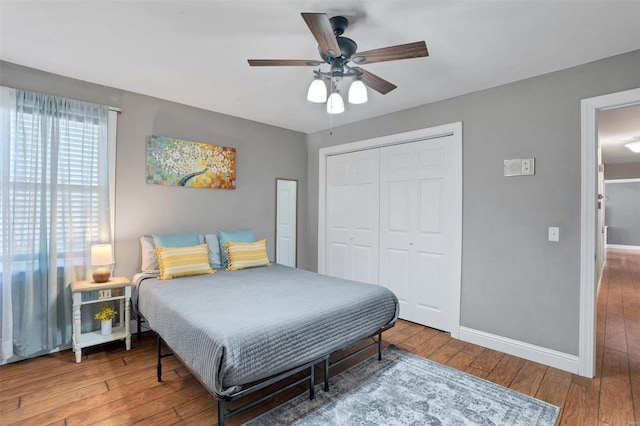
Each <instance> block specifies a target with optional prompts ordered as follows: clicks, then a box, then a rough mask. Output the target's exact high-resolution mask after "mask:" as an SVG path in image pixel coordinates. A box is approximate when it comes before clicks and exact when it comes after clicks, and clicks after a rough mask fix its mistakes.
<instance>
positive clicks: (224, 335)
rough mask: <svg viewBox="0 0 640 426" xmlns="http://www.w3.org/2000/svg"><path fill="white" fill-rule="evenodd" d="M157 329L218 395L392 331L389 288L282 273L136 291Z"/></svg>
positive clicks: (147, 285) (152, 283) (245, 273)
mask: <svg viewBox="0 0 640 426" xmlns="http://www.w3.org/2000/svg"><path fill="white" fill-rule="evenodd" d="M135 296H136V297H137V299H138V309H139V311H140V313H141V314H142V315H143V316H144V317H145V318H146V319H147V321H148V323H149V326H150V327H151V329H153V330H154V331H156V332H157V333H159V334H160V336H162V338H163V339H164V340H165V342H167V344H168V345H169V346H170V347H171V348H172V349H173V351H174V352H175V353H176V354H177V355H178V356H179V357H180V358H181V359H182V360H183V361H184V362H185V364H186V365H187V366H188V367H189V368H190V369H191V370H192V372H193V373H194V374H196V375H197V376H198V378H199V379H200V381H201V382H202V383H204V384H205V386H207V387H208V388H209V390H210V391H212V392H214V393H215V394H217V395H230V394H232V393H234V392H236V391H238V390H239V389H240V386H241V385H243V384H247V383H249V382H252V381H255V380H259V379H262V378H265V377H269V376H271V375H273V374H277V373H281V372H284V371H287V370H289V369H291V368H293V367H295V366H298V365H301V364H304V363H307V362H309V361H313V360H314V359H317V358H319V357H321V356H323V355H325V354H328V353H330V352H333V351H336V350H341V349H345V348H347V347H349V346H351V345H353V344H354V343H356V342H357V341H359V340H361V339H363V338H365V337H368V336H370V335H372V334H374V333H375V332H376V331H377V330H379V329H380V328H381V327H384V326H386V325H389V324H392V323H393V322H394V321H395V320H396V319H397V316H398V300H397V299H396V297H395V295H394V294H393V293H392V292H391V291H389V290H387V289H386V288H384V287H381V286H377V285H372V284H364V283H358V282H354V281H347V280H341V279H337V278H331V277H327V276H324V275H319V274H315V273H313V272H308V271H304V270H301V269H293V268H288V267H285V266H281V265H274V266H271V267H263V268H254V269H247V270H242V271H235V272H224V271H218V272H217V273H215V274H213V275H199V276H195V277H188V278H178V279H173V280H166V281H161V280H157V279H155V278H147V279H143V280H141V281H139V283H138V286H137V294H135Z"/></svg>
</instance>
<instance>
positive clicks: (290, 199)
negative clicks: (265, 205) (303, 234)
mask: <svg viewBox="0 0 640 426" xmlns="http://www.w3.org/2000/svg"><path fill="white" fill-rule="evenodd" d="M297 193H298V182H297V181H295V180H287V179H276V263H279V264H281V265H285V266H291V267H292V268H295V267H296V252H297V244H296V240H297V238H296V237H297V217H298V216H297V198H298V197H297Z"/></svg>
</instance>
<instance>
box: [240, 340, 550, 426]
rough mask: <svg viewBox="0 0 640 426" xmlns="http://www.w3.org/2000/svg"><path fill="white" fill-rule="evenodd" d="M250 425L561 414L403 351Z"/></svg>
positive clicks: (513, 425) (530, 418)
mask: <svg viewBox="0 0 640 426" xmlns="http://www.w3.org/2000/svg"><path fill="white" fill-rule="evenodd" d="M316 387H317V390H316V398H315V399H314V400H313V401H310V400H309V395H308V393H305V394H302V395H299V396H297V397H296V398H294V399H292V400H290V401H288V402H286V403H285V404H283V405H281V406H279V407H277V408H275V409H273V410H271V411H269V412H267V413H265V414H263V415H261V416H259V417H257V418H255V419H253V420H251V421H250V422H248V423H246V425H250V426H262V425H265V426H266V425H296V426H311V425H349V426H356V425H398V426H400V425H402V426H405V425H420V426H422V425H443V426H444V425H447V426H448V425H456V426H457V425H509V426H532V425H536V426H546V425H549V426H552V425H555V424H556V421H557V419H558V415H559V413H560V409H559V408H558V407H556V406H553V405H550V404H547V403H546V402H543V401H540V400H538V399H535V398H531V397H529V396H527V395H523V394H521V393H519V392H516V391H513V390H511V389H508V388H505V387H503V386H499V385H496V384H495V383H491V382H489V381H486V380H483V379H480V378H478V377H475V376H472V375H470V374H466V373H463V372H461V371H458V370H455V369H453V368H450V367H447V366H444V365H442V364H438V363H436V362H433V361H430V360H428V359H425V358H421V357H419V356H416V355H413V354H410V353H408V352H406V351H403V350H402V349H400V348H398V347H396V346H393V345H391V346H389V348H387V349H386V350H385V351H384V354H383V359H382V361H378V359H377V356H374V357H372V358H369V359H367V360H365V361H363V362H361V363H360V364H358V365H356V366H354V367H352V368H350V369H349V370H346V371H344V372H342V373H340V374H339V375H337V376H335V377H333V378H331V379H330V387H331V388H330V391H329V392H328V393H327V392H324V391H323V390H322V386H321V385H316Z"/></svg>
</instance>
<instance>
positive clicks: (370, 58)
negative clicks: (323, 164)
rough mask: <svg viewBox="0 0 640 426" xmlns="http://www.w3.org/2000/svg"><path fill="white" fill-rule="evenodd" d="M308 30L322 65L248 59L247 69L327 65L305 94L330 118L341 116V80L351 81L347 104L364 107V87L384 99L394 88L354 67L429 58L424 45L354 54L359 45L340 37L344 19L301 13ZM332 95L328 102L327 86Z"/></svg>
mask: <svg viewBox="0 0 640 426" xmlns="http://www.w3.org/2000/svg"><path fill="white" fill-rule="evenodd" d="M301 15H302V19H303V20H304V21H305V23H306V24H307V26H308V27H309V30H310V31H311V33H312V34H313V36H314V38H315V39H316V41H317V42H318V51H319V53H320V57H321V58H322V61H318V60H314V59H249V60H248V62H249V65H250V66H252V67H255V66H318V65H322V64H329V66H330V67H331V68H330V69H329V71H327V72H323V71H322V70H321V69H318V70H314V71H313V73H314V74H315V75H314V79H313V81H312V82H311V85H310V86H309V90H308V92H307V100H309V101H310V102H314V103H324V102H327V112H328V113H329V114H339V113H342V112H344V101H343V99H342V96H340V92H339V91H338V89H337V84H338V83H339V82H340V81H341V80H342V79H343V78H344V77H351V78H352V79H353V80H352V82H351V85H350V86H349V97H348V100H349V103H351V104H363V103H365V102H367V100H368V96H367V86H368V87H369V88H371V89H373V90H375V91H376V92H378V93H380V94H382V95H386V94H387V93H389V92H390V91H392V90H394V89H395V88H396V87H397V86H396V85H394V84H392V83H390V82H388V81H386V80H384V79H383V78H381V77H378V76H377V75H375V74H373V73H371V72H369V71H366V70H364V69H362V68H360V67H351V66H349V62H353V63H355V64H358V65H360V64H370V63H374V62H386V61H396V60H399V59H409V58H420V57H425V56H428V55H429V52H428V51H427V45H426V43H425V42H424V41H418V42H414V43H407V44H401V45H398V46H390V47H384V48H381V49H374V50H368V51H365V52H358V53H357V54H356V52H357V50H358V45H357V44H356V42H355V41H353V40H351V39H350V38H347V37H343V36H342V34H344V31H345V30H346V29H347V27H348V26H349V21H348V20H347V18H345V17H343V16H334V17H333V18H331V19H329V17H328V16H327V14H326V13H302V14H301ZM325 80H326V81H327V82H328V86H329V87H330V88H331V93H330V95H329V97H328V99H327V84H325Z"/></svg>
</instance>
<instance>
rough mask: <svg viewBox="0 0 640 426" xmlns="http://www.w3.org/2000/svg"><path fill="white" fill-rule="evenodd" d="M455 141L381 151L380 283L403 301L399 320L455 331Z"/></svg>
mask: <svg viewBox="0 0 640 426" xmlns="http://www.w3.org/2000/svg"><path fill="white" fill-rule="evenodd" d="M450 139H452V138H451V137H443V138H437V139H430V140H425V141H418V142H412V143H407V144H401V145H395V146H389V147H383V148H381V152H380V175H381V177H380V180H381V184H380V185H381V188H380V190H381V194H380V284H381V285H384V286H385V287H388V288H389V289H390V290H392V291H393V292H394V293H395V294H396V296H397V297H398V299H399V300H400V304H401V306H400V317H401V318H404V319H407V320H409V321H413V322H417V323H420V324H424V325H428V326H430V327H433V328H437V329H440V330H445V331H451V329H452V327H453V324H452V309H453V303H454V300H453V297H452V295H453V293H452V292H453V285H454V281H453V280H454V279H455V276H456V274H455V271H456V269H455V268H456V265H455V263H454V262H452V249H453V244H452V242H453V241H454V240H453V239H454V238H455V237H456V236H455V230H456V224H455V222H454V220H453V218H452V217H451V215H449V216H448V215H447V213H448V210H447V209H448V206H451V207H452V208H453V207H454V206H455V205H456V203H455V197H456V196H457V195H458V191H459V189H458V187H457V186H456V185H457V180H456V178H455V172H456V170H457V169H456V165H455V158H454V155H453V151H451V149H450V148H449V146H448V145H451V144H450V143H449V144H448V142H450Z"/></svg>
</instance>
